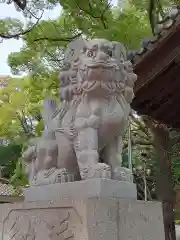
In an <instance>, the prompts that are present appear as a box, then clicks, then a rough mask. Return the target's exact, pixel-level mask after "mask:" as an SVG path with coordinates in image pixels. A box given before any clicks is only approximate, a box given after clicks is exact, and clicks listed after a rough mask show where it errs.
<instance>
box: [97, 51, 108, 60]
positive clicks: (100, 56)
mask: <svg viewBox="0 0 180 240" xmlns="http://www.w3.org/2000/svg"><path fill="white" fill-rule="evenodd" d="M96 58H97V60H100V61H106V60H107V59H108V56H107V54H106V53H104V52H99V53H98V54H97V57H96Z"/></svg>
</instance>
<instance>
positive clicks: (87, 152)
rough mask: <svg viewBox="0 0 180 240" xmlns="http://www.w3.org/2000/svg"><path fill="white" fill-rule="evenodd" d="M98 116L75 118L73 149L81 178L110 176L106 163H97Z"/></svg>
mask: <svg viewBox="0 0 180 240" xmlns="http://www.w3.org/2000/svg"><path fill="white" fill-rule="evenodd" d="M99 121H100V118H99V117H98V116H95V115H91V116H90V117H89V118H88V119H87V118H78V119H77V120H76V129H77V132H78V135H77V138H76V141H75V151H76V156H77V161H78V165H79V169H80V175H81V178H82V179H87V178H111V169H110V167H109V166H108V165H107V164H104V163H99V152H98V126H99Z"/></svg>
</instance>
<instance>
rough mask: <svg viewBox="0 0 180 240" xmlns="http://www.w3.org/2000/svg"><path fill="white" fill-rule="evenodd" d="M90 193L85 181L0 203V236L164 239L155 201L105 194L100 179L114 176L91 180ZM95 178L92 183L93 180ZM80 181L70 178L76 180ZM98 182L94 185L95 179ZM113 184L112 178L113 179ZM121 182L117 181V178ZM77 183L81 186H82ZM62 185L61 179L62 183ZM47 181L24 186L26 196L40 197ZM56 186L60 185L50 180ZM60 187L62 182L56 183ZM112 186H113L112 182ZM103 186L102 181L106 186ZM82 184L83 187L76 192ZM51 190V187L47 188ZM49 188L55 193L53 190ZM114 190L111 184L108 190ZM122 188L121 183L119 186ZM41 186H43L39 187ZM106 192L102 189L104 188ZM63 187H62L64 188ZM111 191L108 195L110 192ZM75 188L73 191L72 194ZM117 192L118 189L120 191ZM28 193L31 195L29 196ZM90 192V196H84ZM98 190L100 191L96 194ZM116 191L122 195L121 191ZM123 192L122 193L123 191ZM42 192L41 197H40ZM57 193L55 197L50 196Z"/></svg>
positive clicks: (56, 239) (66, 239) (40, 239)
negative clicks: (27, 186) (63, 195)
mask: <svg viewBox="0 0 180 240" xmlns="http://www.w3.org/2000/svg"><path fill="white" fill-rule="evenodd" d="M93 181H94V188H95V189H96V190H98V191H99V196H97V191H95V190H94V193H96V194H95V195H96V196H93V195H94V193H93V191H92V188H93V186H91V184H92V181H90V182H91V184H90V185H89V188H90V189H91V190H90V194H88V191H89V189H88V183H87V182H86V183H81V184H82V185H83V184H85V185H86V184H87V185H86V189H84V187H83V188H81V187H79V188H78V187H77V194H76V196H75V191H74V192H73V193H71V196H70V195H69V196H68V194H67V193H68V192H66V196H65V198H66V199H63V198H61V199H60V198H59V197H58V194H59V196H60V195H61V192H59V193H58V192H57V193H56V196H55V195H53V196H52V198H51V199H52V200H51V201H50V200H47V199H48V198H49V199H50V197H51V196H50V197H47V196H48V194H46V195H45V194H44V195H43V196H41V200H39V201H32V202H30V201H29V202H28V201H25V202H22V203H18V204H4V205H0V229H1V232H2V236H1V238H0V239H2V240H22V239H26V240H50V239H51V240H60V239H61V240H131V239H132V240H164V239H165V237H164V228H163V219H162V210H161V204H160V203H158V202H143V201H137V200H135V199H130V197H129V198H126V199H123V198H119V196H120V195H119V194H120V193H117V192H111V191H110V190H109V195H110V196H109V197H108V196H107V195H108V194H107V193H106V194H105V192H106V190H105V188H103V187H102V186H103V184H105V183H106V184H107V185H108V184H112V183H113V182H114V181H111V180H109V181H110V182H109V183H108V180H105V181H104V180H95V179H94V180H93ZM96 181H97V185H96V184H95V183H96ZM78 184H80V183H72V186H71V187H72V189H73V186H74V187H75V186H77V185H78ZM98 184H99V185H98ZM114 184H115V185H116V184H118V183H117V182H114ZM119 184H121V183H119ZM85 185H83V186H85ZM64 186H65V185H64ZM48 187H49V186H43V187H39V188H38V189H39V191H38V194H37V191H36V190H37V189H34V193H35V195H34V194H33V188H31V189H29V192H28V190H26V193H25V195H26V196H25V197H26V199H27V198H28V199H32V200H33V199H35V196H36V197H37V198H38V199H40V193H41V192H40V188H42V189H44V191H45V190H48V189H49V188H48ZM52 187H55V188H56V190H57V191H58V189H59V190H60V189H61V186H58V185H57V186H52ZM62 187H63V186H62ZM116 187H117V186H116ZM107 189H108V186H107ZM80 190H83V191H84V193H80ZM53 191H55V190H53ZM53 191H52V192H49V194H51V193H53V194H54V193H55V192H53ZM113 191H115V188H114V190H113ZM124 191H125V189H124ZM42 192H43V191H42ZM107 192H108V190H107ZM64 193H65V192H64ZM113 193H114V195H115V196H114V198H113V196H112V195H113ZM78 194H79V195H78ZM121 194H122V193H121ZM33 195H34V197H33V198H32V196H33ZM90 195H91V196H90ZM101 195H104V197H102V196H101ZM121 196H122V195H121ZM126 196H127V195H126ZM43 198H45V199H46V200H42V199H43ZM55 198H57V199H55Z"/></svg>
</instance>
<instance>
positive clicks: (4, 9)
mask: <svg viewBox="0 0 180 240" xmlns="http://www.w3.org/2000/svg"><path fill="white" fill-rule="evenodd" d="M112 3H113V4H114V5H116V4H117V0H112ZM60 11H61V8H60V7H56V8H55V9H53V10H51V11H46V12H44V15H43V19H49V18H50V19H55V18H57V17H58V16H59V15H60ZM6 17H11V18H18V19H21V20H24V18H23V15H22V13H21V12H17V11H16V9H15V7H14V5H13V4H10V5H7V4H3V3H1V4H0V19H3V18H6ZM21 46H22V40H14V39H10V40H4V41H3V43H0V75H11V70H10V68H9V66H8V64H7V58H8V55H9V54H10V53H12V52H18V51H19V50H20V48H21Z"/></svg>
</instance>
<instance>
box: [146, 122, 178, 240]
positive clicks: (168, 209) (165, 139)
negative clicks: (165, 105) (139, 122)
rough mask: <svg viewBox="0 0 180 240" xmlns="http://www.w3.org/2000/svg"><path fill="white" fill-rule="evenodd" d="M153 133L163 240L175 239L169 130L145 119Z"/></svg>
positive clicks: (157, 194)
mask: <svg viewBox="0 0 180 240" xmlns="http://www.w3.org/2000/svg"><path fill="white" fill-rule="evenodd" d="M146 123H147V124H148V126H149V127H150V129H151V131H152V133H153V141H154V146H155V152H156V155H157V165H158V166H157V171H156V196H157V200H159V201H161V202H162V209H163V218H164V228H165V240H176V232H175V216H174V205H175V192H174V190H173V183H172V172H171V156H172V146H171V139H170V136H169V130H168V129H167V128H166V126H164V125H160V124H155V123H153V121H152V120H148V121H146Z"/></svg>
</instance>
